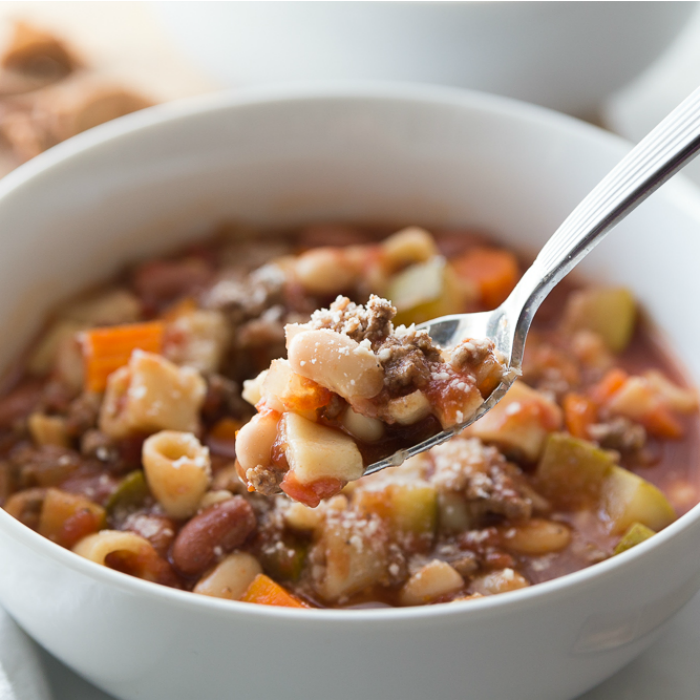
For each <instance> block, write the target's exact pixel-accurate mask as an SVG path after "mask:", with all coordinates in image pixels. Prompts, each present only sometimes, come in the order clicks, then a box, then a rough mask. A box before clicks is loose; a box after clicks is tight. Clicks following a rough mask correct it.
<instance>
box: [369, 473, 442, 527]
mask: <svg viewBox="0 0 700 700" xmlns="http://www.w3.org/2000/svg"><path fill="white" fill-rule="evenodd" d="M355 502H356V503H357V505H358V506H359V508H360V510H361V511H363V512H365V513H374V514H376V515H378V516H379V517H380V518H382V519H383V520H385V521H386V522H387V523H389V525H390V526H391V527H392V528H393V529H394V530H396V531H398V532H404V533H414V534H416V535H424V534H431V535H432V534H434V533H435V530H436V529H437V520H438V504H437V490H436V489H435V486H433V485H432V484H429V483H427V482H425V481H415V482H406V483H393V484H388V485H387V486H385V487H384V488H382V489H377V490H374V489H372V490H370V489H368V490H366V491H365V490H362V491H358V492H357V493H356V494H355Z"/></svg>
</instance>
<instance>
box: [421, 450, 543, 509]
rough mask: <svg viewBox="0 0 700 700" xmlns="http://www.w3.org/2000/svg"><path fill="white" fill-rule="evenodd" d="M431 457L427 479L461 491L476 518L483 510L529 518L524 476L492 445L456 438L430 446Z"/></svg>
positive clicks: (438, 486)
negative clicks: (431, 466)
mask: <svg viewBox="0 0 700 700" xmlns="http://www.w3.org/2000/svg"><path fill="white" fill-rule="evenodd" d="M431 456H432V460H433V464H434V472H433V474H432V476H431V481H432V482H433V483H434V484H435V485H436V486H437V488H438V490H443V491H456V492H458V493H462V494H463V495H464V496H465V498H466V499H467V502H468V505H469V509H470V512H471V514H472V515H473V516H474V517H475V518H476V519H479V518H481V517H482V516H484V515H485V514H487V513H490V514H494V515H502V516H504V517H506V518H508V519H512V520H520V519H526V518H529V517H531V515H532V501H531V499H530V497H529V495H528V487H527V483H526V481H525V478H524V476H523V475H522V473H521V471H520V469H519V468H518V467H516V466H515V465H514V464H511V463H509V462H506V460H505V458H504V457H503V455H502V454H501V453H500V452H499V451H498V450H497V449H496V448H495V447H486V446H485V445H484V444H483V443H482V442H481V441H480V440H478V439H476V438H471V439H467V438H462V437H457V438H453V439H452V440H450V441H449V442H446V443H444V444H442V445H439V446H437V447H434V448H433V450H432V453H431Z"/></svg>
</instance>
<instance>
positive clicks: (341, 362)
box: [288, 328, 384, 400]
mask: <svg viewBox="0 0 700 700" xmlns="http://www.w3.org/2000/svg"><path fill="white" fill-rule="evenodd" d="M288 350H289V363H290V364H291V366H292V369H293V370H294V371H295V372H296V373H297V374H300V375H301V376H302V377H306V378H307V379H312V380H313V381H315V382H317V383H318V384H320V385H321V386H325V387H326V388H327V389H330V390H331V391H334V392H335V393H336V394H340V396H342V397H343V398H345V399H348V400H352V399H371V398H372V397H373V396H376V395H377V394H378V393H379V392H380V391H381V390H382V387H383V385H384V371H383V370H382V367H381V365H380V364H379V361H378V360H377V357H376V355H375V354H374V353H373V352H372V350H371V349H370V348H368V347H365V346H364V345H361V344H360V343H358V342H357V341H355V340H353V339H352V338H350V337H348V336H347V335H342V334H340V333H336V332H335V331H331V330H328V329H325V328H324V329H322V330H312V331H304V332H302V333H297V334H295V335H294V336H293V337H292V339H291V342H289V343H288Z"/></svg>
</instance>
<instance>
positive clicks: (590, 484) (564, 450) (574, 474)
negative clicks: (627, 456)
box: [537, 433, 614, 508]
mask: <svg viewBox="0 0 700 700" xmlns="http://www.w3.org/2000/svg"><path fill="white" fill-rule="evenodd" d="M613 468H614V463H613V459H612V457H611V456H610V455H609V454H608V453H607V452H605V451H604V450H601V449H599V448H597V447H596V446H595V445H593V444H592V443H590V442H588V441H586V440H580V439H578V438H575V437H572V436H571V435H567V434H565V433H554V434H552V435H550V436H549V439H548V440H547V443H546V445H545V448H544V453H543V454H542V459H541V460H540V463H539V465H538V467H537V482H538V485H539V491H540V492H541V493H542V494H543V495H544V496H545V497H546V498H551V499H552V500H554V501H556V502H558V503H560V504H562V505H563V506H565V507H567V508H576V507H581V506H586V505H591V504H593V503H596V502H597V501H598V499H599V497H600V493H601V489H602V487H603V483H604V482H605V480H606V478H607V477H608V475H609V474H610V473H611V471H612V469H613Z"/></svg>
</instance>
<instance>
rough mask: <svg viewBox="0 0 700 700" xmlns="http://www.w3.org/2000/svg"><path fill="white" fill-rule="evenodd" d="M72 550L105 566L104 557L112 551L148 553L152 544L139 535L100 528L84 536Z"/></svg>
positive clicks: (151, 548)
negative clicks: (92, 533)
mask: <svg viewBox="0 0 700 700" xmlns="http://www.w3.org/2000/svg"><path fill="white" fill-rule="evenodd" d="M73 551H74V552H75V553H76V554H79V555H80V556H81V557H85V558H86V559H89V560H90V561H94V562H95V564H100V565H101V566H106V564H105V559H106V558H107V555H108V554H111V553H112V552H123V551H126V552H131V553H132V554H144V553H148V554H150V553H151V552H153V553H154V554H155V550H154V549H153V545H152V544H151V543H150V542H149V541H148V540H147V539H145V538H144V537H141V535H137V534H136V533H134V532H122V531H120V530H102V531H100V532H96V533H95V534H94V535H88V536H87V537H84V538H83V539H82V540H80V542H78V544H76V545H75V547H73Z"/></svg>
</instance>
